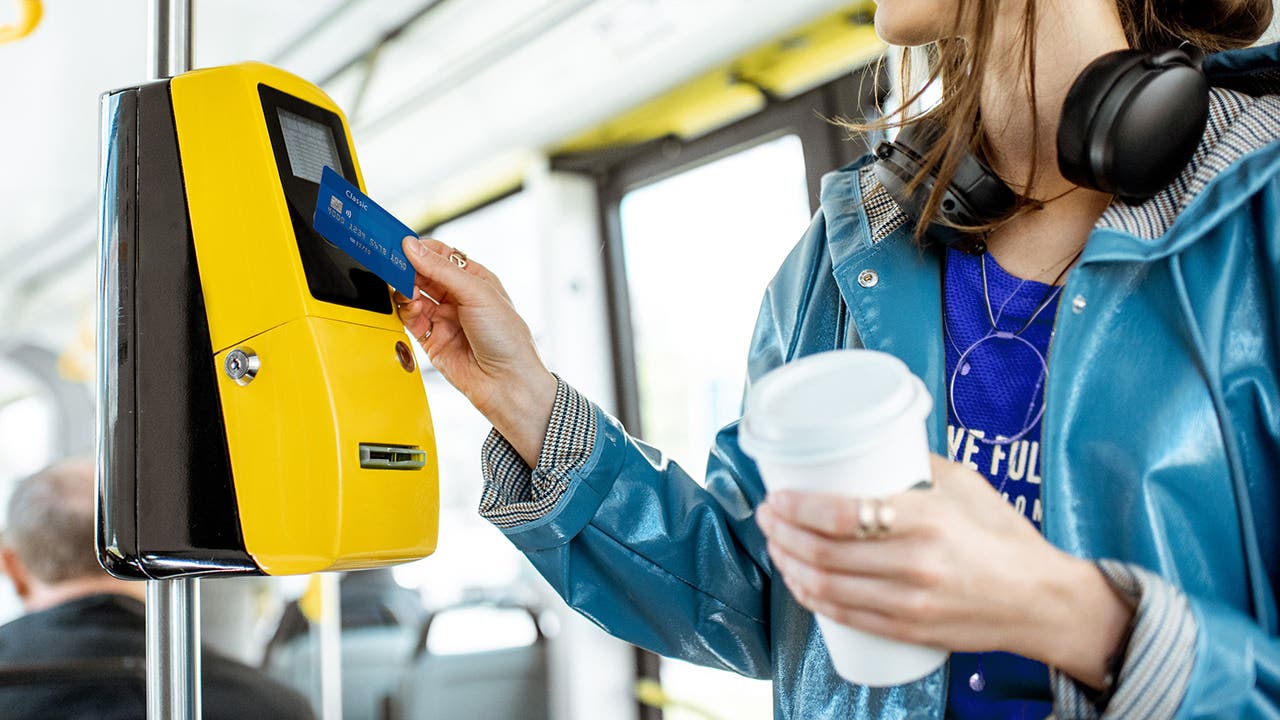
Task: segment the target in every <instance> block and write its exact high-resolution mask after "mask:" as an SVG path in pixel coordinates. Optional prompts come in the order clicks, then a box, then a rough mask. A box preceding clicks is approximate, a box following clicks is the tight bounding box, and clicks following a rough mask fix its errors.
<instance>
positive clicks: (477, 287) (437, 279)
mask: <svg viewBox="0 0 1280 720" xmlns="http://www.w3.org/2000/svg"><path fill="white" fill-rule="evenodd" d="M433 242H434V241H433ZM402 245H403V248H404V254H405V257H407V258H408V259H409V262H410V263H411V264H412V265H413V267H414V270H416V271H417V272H418V274H419V275H421V276H422V278H424V279H425V280H426V281H427V287H426V288H419V289H427V291H428V292H430V289H437V290H438V291H439V293H440V296H443V295H444V294H445V293H448V294H449V295H450V296H452V297H453V299H454V300H456V301H457V302H459V303H461V304H464V305H482V304H484V303H486V302H491V301H492V299H493V296H494V294H495V293H497V294H498V295H499V296H501V293H498V292H497V291H496V290H495V288H494V287H493V286H492V285H491V284H490V283H489V282H488V281H486V280H485V279H484V278H483V277H481V276H480V275H477V274H475V273H476V271H471V272H468V269H469V268H470V267H471V264H470V263H468V266H467V269H464V268H460V267H458V266H457V265H455V264H454V263H453V262H452V261H450V260H449V258H448V257H447V256H445V255H441V254H440V253H438V252H433V251H432V250H431V249H429V248H428V247H427V245H426V244H425V243H424V242H422V241H421V240H419V239H418V238H416V237H413V236H412V235H410V236H409V237H406V238H405V239H404V241H403V243H402ZM431 295H432V297H433V298H434V299H435V300H436V301H439V302H443V300H442V298H441V297H440V296H437V295H436V293H431ZM504 299H505V298H504ZM424 300H425V298H424ZM427 302H430V301H427Z"/></svg>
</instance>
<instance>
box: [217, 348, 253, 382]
mask: <svg viewBox="0 0 1280 720" xmlns="http://www.w3.org/2000/svg"><path fill="white" fill-rule="evenodd" d="M223 367H224V368H225V369H226V371H227V377H229V378H231V379H232V380H235V381H236V384H237V385H248V384H249V383H251V382H253V379H254V378H255V377H257V375H258V370H259V369H260V368H261V367H262V361H261V360H259V359H258V355H257V353H255V352H254V351H252V350H250V349H249V348H244V349H240V348H236V349H235V350H232V351H231V352H229V353H227V360H226V362H225V363H223Z"/></svg>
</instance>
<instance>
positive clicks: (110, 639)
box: [0, 595, 313, 720]
mask: <svg viewBox="0 0 1280 720" xmlns="http://www.w3.org/2000/svg"><path fill="white" fill-rule="evenodd" d="M145 619H146V615H145V612H144V610H143V605H142V603H140V602H138V601H137V600H134V599H133V598H129V597H124V596H121V595H91V596H88V597H84V598H79V599H76V600H71V601H69V602H66V603H63V604H61V605H58V606H56V607H53V608H50V609H48V610H43V611H41V612H36V613H31V614H29V615H25V616H23V617H20V618H18V619H16V620H14V621H12V622H10V623H8V624H6V625H4V626H2V627H0V718H4V720H37V719H39V720H47V719H50V718H58V720H81V719H83V720H89V719H90V718H92V719H93V720H135V719H136V720H141V719H143V718H145V717H146V710H147V702H146V700H147V699H146V680H145V678H146V674H145V658H146V621H145ZM202 665H203V668H202V670H203V672H202V684H201V687H202V692H203V708H204V718H205V720H224V719H226V720H232V719H234V720H242V719H243V718H275V719H278V720H295V719H296V720H311V718H312V717H313V715H312V712H311V709H310V707H309V705H308V704H307V702H306V700H305V699H303V698H302V696H300V695H298V694H297V693H296V692H294V691H293V690H291V689H289V688H287V687H285V686H283V685H281V684H279V683H277V682H275V681H273V680H271V679H269V678H267V677H265V676H264V675H263V674H262V673H261V672H260V671H258V670H255V669H253V668H250V667H249V666H247V665H243V664H241V663H238V662H236V661H234V660H231V659H229V658H226V657H224V656H221V655H218V654H217V653H214V652H211V651H209V650H207V649H206V650H205V651H204V655H203V659H202ZM18 668H25V669H30V670H33V671H34V672H26V671H22V672H15V670H17V669H18Z"/></svg>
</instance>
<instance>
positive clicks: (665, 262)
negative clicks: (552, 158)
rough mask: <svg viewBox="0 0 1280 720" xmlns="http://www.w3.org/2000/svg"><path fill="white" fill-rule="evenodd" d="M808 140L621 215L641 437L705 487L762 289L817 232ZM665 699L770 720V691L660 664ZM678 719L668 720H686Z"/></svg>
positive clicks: (749, 150)
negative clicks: (806, 236)
mask: <svg viewBox="0 0 1280 720" xmlns="http://www.w3.org/2000/svg"><path fill="white" fill-rule="evenodd" d="M809 218H810V200H809V190H808V184H807V179H806V169H805V156H804V152H803V148H802V145H801V141H800V138H799V137H798V136H796V135H782V136H780V137H772V138H766V139H763V140H761V141H759V142H757V143H756V144H753V145H750V146H747V147H746V148H745V149H739V150H736V151H732V154H729V155H727V156H723V157H721V158H720V159H717V160H713V161H711V162H709V163H705V164H702V165H698V166H696V167H693V168H691V169H686V170H684V171H682V172H679V173H678V174H675V175H672V176H669V177H665V178H664V179H661V180H658V181H657V182H653V183H650V184H645V185H641V186H638V187H635V188H634V189H631V190H630V191H628V192H626V194H625V195H623V197H622V199H621V202H620V204H619V220H620V227H621V235H622V238H621V239H622V247H623V258H624V266H625V275H626V284H627V295H628V297H629V304H630V320H631V327H632V333H633V342H634V356H635V373H636V386H637V387H636V389H637V391H638V398H637V399H638V401H639V408H640V418H639V419H640V424H641V428H640V430H641V432H642V434H643V437H644V439H645V440H646V441H648V442H651V443H653V444H654V445H656V446H657V447H660V448H662V449H663V450H664V451H665V452H667V453H668V454H669V455H670V456H671V457H673V458H674V459H675V460H676V461H677V462H679V463H680V465H681V467H683V468H685V469H686V470H687V471H688V472H689V474H690V475H692V476H693V477H695V478H697V479H698V481H699V482H702V480H703V477H702V476H703V472H704V469H705V466H706V458H707V450H708V448H710V447H711V443H712V442H713V440H714V437H715V433H716V431H717V430H718V429H719V428H720V427H721V426H723V425H725V424H727V423H729V422H731V421H733V420H734V419H736V418H737V417H738V415H739V414H740V405H741V400H742V388H743V380H744V378H745V376H746V358H747V348H748V345H749V342H750V339H751V332H752V328H753V326H754V324H755V318H756V313H757V311H758V309H759V306H760V299H761V297H762V296H763V293H764V289H765V286H766V285H768V283H769V279H770V278H771V277H773V275H774V273H775V272H776V271H777V269H778V266H779V265H780V264H781V263H782V261H783V259H784V258H785V257H786V255H787V253H788V252H789V251H790V250H791V248H792V247H793V246H794V245H795V243H796V242H797V241H798V240H799V239H800V236H801V234H802V233H803V232H804V230H805V228H806V226H807V225H808V223H809ZM660 673H661V681H662V684H663V688H664V689H665V690H666V691H667V694H668V695H669V696H671V697H673V698H676V699H678V700H681V701H686V702H689V703H691V704H693V705H696V706H699V707H702V708H706V709H707V710H709V711H712V712H713V713H714V714H715V716H716V717H719V718H741V719H743V720H754V719H756V718H759V719H760V720H765V719H766V718H770V717H772V700H771V695H770V693H771V689H770V683H769V682H767V681H758V680H749V679H746V678H742V677H739V676H737V675H734V674H731V673H727V672H722V671H717V670H710V669H706V668H701V667H697V666H694V665H690V664H688V663H683V662H679V661H674V660H669V659H663V660H662V661H661V665H660ZM683 712H685V711H682V710H680V709H678V708H669V709H667V710H666V713H665V717H666V719H667V720H682V718H684V717H688V718H692V716H686V715H682V713H683Z"/></svg>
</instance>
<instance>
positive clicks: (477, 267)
mask: <svg viewBox="0 0 1280 720" xmlns="http://www.w3.org/2000/svg"><path fill="white" fill-rule="evenodd" d="M419 240H421V241H422V245H423V246H424V247H426V248H427V250H429V251H431V252H433V253H435V254H436V255H439V256H440V257H442V258H444V259H446V260H448V259H449V257H450V256H452V255H453V254H454V253H455V252H456V250H455V249H454V248H453V247H452V246H449V245H445V244H444V243H442V242H440V241H439V240H436V239H435V238H429V237H424V238H419ZM406 254H407V253H406ZM450 262H451V263H452V261H450ZM455 267H457V266H456V265H455ZM465 270H466V271H467V272H469V273H471V274H472V275H476V276H477V277H480V278H481V279H483V280H485V281H486V282H488V283H489V284H490V285H492V286H493V287H494V289H495V290H497V291H498V292H499V293H500V294H501V295H502V296H503V297H504V298H506V299H507V301H508V302H510V300H511V298H510V296H509V295H507V290H506V288H504V287H503V286H502V281H501V280H499V279H498V276H497V275H494V274H493V272H492V271H490V270H489V268H487V267H485V266H484V265H483V264H482V263H480V262H477V261H476V260H474V259H472V258H470V257H468V258H467V266H466V268H465ZM437 299H439V298H437Z"/></svg>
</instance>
